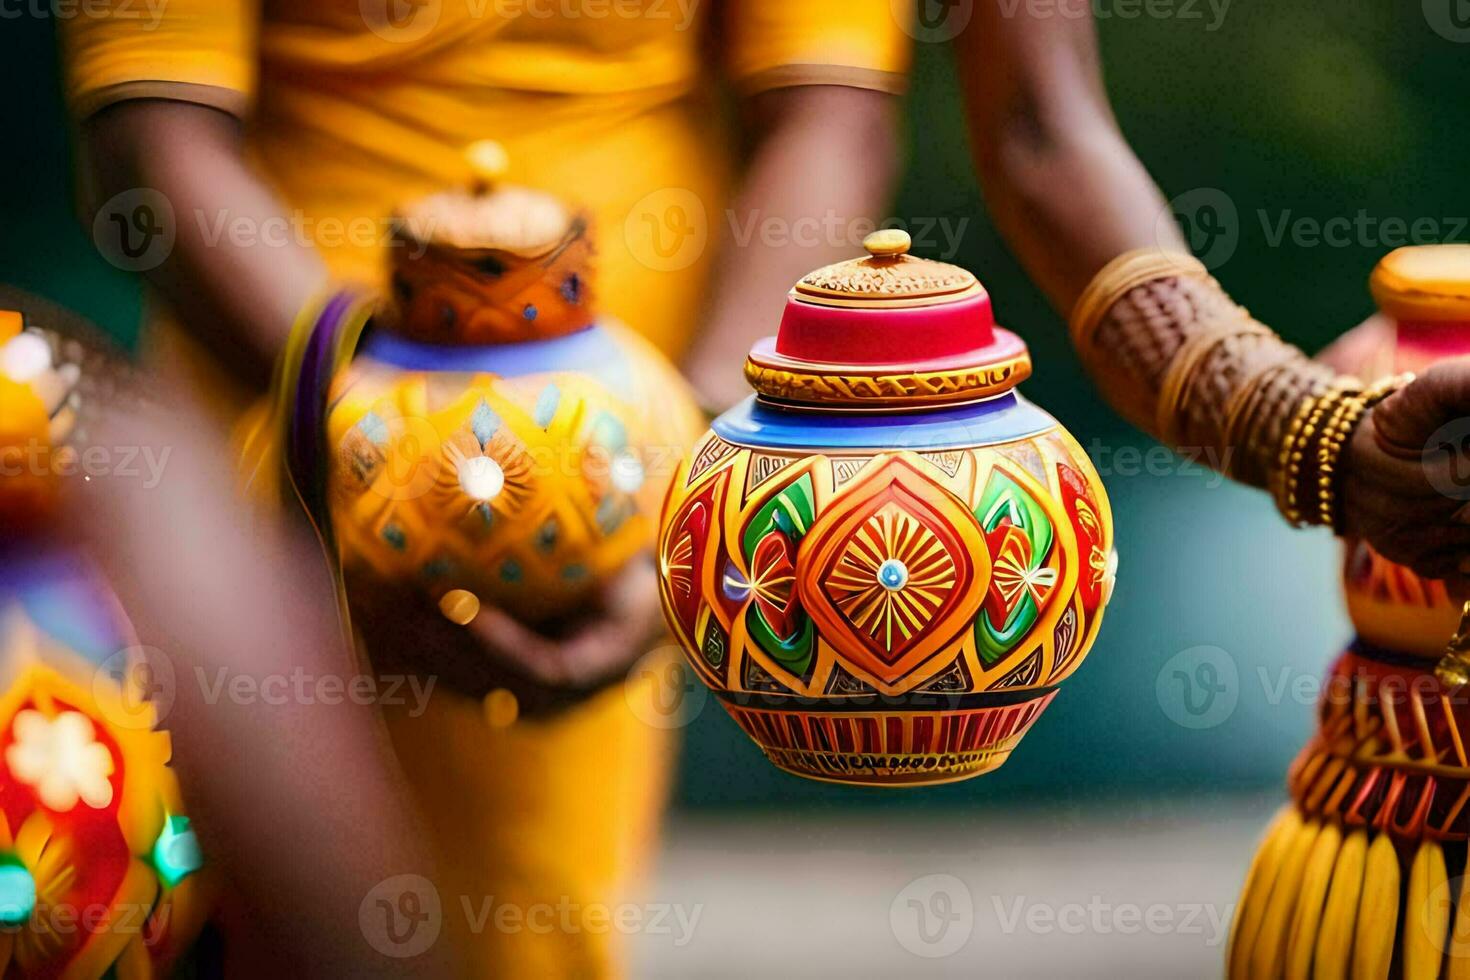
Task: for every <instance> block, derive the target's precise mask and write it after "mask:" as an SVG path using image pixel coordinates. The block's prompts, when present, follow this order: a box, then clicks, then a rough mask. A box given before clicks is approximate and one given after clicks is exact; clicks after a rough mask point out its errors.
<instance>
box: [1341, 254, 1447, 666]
mask: <svg viewBox="0 0 1470 980" xmlns="http://www.w3.org/2000/svg"><path fill="white" fill-rule="evenodd" d="M1370 288H1371V289H1372V292H1373V298H1374V300H1375V301H1376V302H1377V304H1378V308H1379V310H1380V311H1381V312H1382V313H1383V315H1384V318H1385V319H1386V320H1387V322H1388V325H1389V328H1390V329H1389V330H1388V331H1387V332H1386V333H1384V334H1383V335H1382V336H1380V337H1377V338H1373V339H1374V340H1375V341H1376V342H1375V343H1373V344H1371V345H1370V348H1369V349H1367V350H1365V351H1364V353H1365V354H1366V361H1365V363H1362V364H1356V365H1352V368H1353V370H1354V372H1355V373H1357V374H1358V375H1359V376H1360V377H1362V378H1364V379H1366V380H1373V379H1377V378H1380V377H1385V376H1387V375H1390V374H1395V373H1398V372H1402V371H1415V372H1421V371H1423V370H1424V369H1426V368H1427V367H1429V366H1430V365H1432V364H1434V363H1435V362H1436V361H1438V360H1441V359H1443V358H1450V357H1461V356H1464V355H1466V354H1470V245H1416V246H1410V247H1406V248H1400V249H1396V250H1395V251H1393V252H1390V253H1389V254H1388V255H1386V256H1384V258H1383V259H1382V261H1380V262H1379V263H1378V266H1377V267H1376V268H1375V269H1374V270H1373V276H1372V278H1371V280H1370ZM1354 346H1355V347H1362V346H1363V345H1362V344H1355V345H1354ZM1466 435H1467V429H1466V427H1465V424H1464V422H1463V420H1460V419H1456V420H1453V421H1451V422H1450V423H1449V424H1448V425H1446V426H1445V427H1444V429H1442V430H1441V431H1440V432H1438V433H1436V434H1435V438H1433V439H1431V440H1430V442H1429V444H1428V445H1426V446H1425V447H1424V451H1425V453H1426V454H1429V455H1433V454H1437V453H1447V454H1454V455H1462V454H1463V453H1464V439H1465V438H1466ZM1451 472H1454V470H1451ZM1436 489H1438V490H1439V491H1440V492H1442V493H1444V494H1446V495H1447V496H1450V497H1457V498H1459V499H1462V500H1463V499H1467V498H1470V477H1467V478H1466V479H1465V480H1464V481H1462V482H1461V483H1459V484H1455V485H1448V486H1442V487H1437V488H1436ZM1346 555H1347V558H1346V563H1345V566H1344V592H1345V594H1346V597H1347V607H1348V613H1349V615H1350V616H1351V617H1352V621H1353V627H1354V629H1355V630H1356V632H1357V635H1358V637H1359V639H1360V641H1362V642H1366V643H1368V644H1371V645H1372V646H1375V647H1379V648H1382V649H1386V650H1391V651H1395V652H1399V653H1410V654H1418V655H1422V656H1425V657H1433V658H1436V659H1437V658H1438V657H1440V656H1441V655H1442V654H1443V653H1444V648H1445V641H1446V640H1447V639H1448V638H1449V637H1450V636H1452V635H1453V634H1454V633H1455V632H1456V630H1457V629H1458V626H1459V622H1460V610H1461V607H1462V606H1463V603H1462V602H1461V601H1460V600H1457V599H1455V598H1454V597H1452V596H1451V595H1450V594H1449V592H1448V590H1447V589H1446V588H1445V584H1444V583H1443V582H1439V581H1429V580H1425V579H1421V578H1419V577H1418V576H1417V575H1415V574H1414V573H1413V572H1411V571H1409V570H1408V569H1407V568H1404V567H1403V566H1401V565H1396V564H1394V563H1393V562H1391V561H1389V560H1388V559H1386V558H1384V557H1383V556H1382V555H1379V554H1378V553H1377V552H1375V551H1374V550H1373V549H1372V548H1370V547H1369V546H1368V545H1367V544H1366V543H1364V542H1361V541H1355V542H1349V544H1348V547H1347V552H1346Z"/></svg>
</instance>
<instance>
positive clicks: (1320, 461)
mask: <svg viewBox="0 0 1470 980" xmlns="http://www.w3.org/2000/svg"><path fill="white" fill-rule="evenodd" d="M1365 411H1367V406H1366V405H1365V404H1364V402H1363V398H1362V396H1361V395H1354V396H1351V397H1349V398H1347V399H1345V400H1344V401H1343V402H1342V404H1340V405H1339V406H1338V407H1337V408H1336V409H1335V410H1334V411H1333V414H1332V418H1331V419H1329V420H1328V423H1327V425H1326V426H1325V427H1324V428H1323V431H1322V438H1321V441H1320V442H1319V443H1318V446H1317V523H1318V524H1323V525H1326V526H1327V527H1331V528H1335V527H1336V523H1337V522H1336V520H1335V516H1336V513H1335V512H1336V509H1337V507H1336V503H1337V501H1336V497H1337V461H1338V458H1339V457H1340V456H1341V455H1342V450H1343V447H1344V446H1346V445H1347V441H1348V437H1349V436H1350V435H1351V434H1352V431H1353V428H1354V427H1355V426H1356V425H1357V423H1358V421H1359V420H1360V419H1361V418H1362V417H1363V413H1364V412H1365Z"/></svg>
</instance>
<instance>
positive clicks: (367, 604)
mask: <svg viewBox="0 0 1470 980" xmlns="http://www.w3.org/2000/svg"><path fill="white" fill-rule="evenodd" d="M348 594H349V595H350V596H351V597H352V617H353V626H354V628H355V630H356V632H357V633H358V635H360V636H362V637H363V638H364V641H365V642H366V644H367V647H368V652H369V654H370V655H371V656H372V658H373V664H374V667H375V668H376V669H377V670H378V671H380V672H382V671H385V670H391V669H400V670H411V671H414V672H416V673H419V674H429V675H435V676H437V677H439V678H440V679H441V682H442V683H443V684H444V685H445V686H446V687H449V688H452V689H454V690H457V691H460V692H462V693H465V694H469V695H472V696H476V697H478V696H483V695H484V694H487V693H489V692H490V691H492V690H494V689H496V688H500V687H504V688H508V689H509V690H511V691H513V692H514V693H515V694H516V696H517V698H518V699H519V700H520V706H521V710H522V711H524V712H528V713H532V714H534V713H537V712H539V711H545V710H548V709H552V708H555V707H558V706H562V705H565V704H569V703H572V702H574V701H577V700H579V699H581V698H583V697H586V696H587V695H588V694H590V693H592V692H595V691H597V690H599V689H601V688H603V687H606V686H607V685H609V684H613V683H616V682H618V681H619V680H621V679H622V678H623V677H624V676H625V675H626V674H627V672H628V669H629V668H630V667H631V666H632V665H633V664H634V663H636V662H637V660H638V659H639V658H640V657H642V656H643V655H644V654H645V653H647V652H648V651H649V649H650V648H651V647H652V646H653V645H655V644H656V643H657V642H658V641H659V638H660V637H661V636H662V635H663V616H662V613H661V612H660V610H659V599H658V582H657V579H656V577H655V574H654V569H653V561H652V559H651V558H649V557H648V556H641V557H639V558H636V559H634V560H633V561H631V562H629V564H628V565H627V567H625V568H624V569H623V570H622V571H621V572H619V573H618V575H617V576H616V577H614V578H613V579H612V580H611V581H609V582H608V583H606V584H605V585H604V586H603V587H602V588H601V589H600V590H599V592H598V594H597V595H596V597H595V598H594V600H593V602H592V603H590V604H589V607H588V608H587V609H586V610H584V611H581V612H579V613H578V614H576V615H575V616H573V617H570V618H568V619H567V620H565V621H563V622H559V623H557V624H555V626H554V627H543V628H539V629H537V628H532V627H530V626H527V625H525V624H524V623H522V622H520V621H519V620H517V619H515V618H514V617H513V616H512V615H511V614H510V613H508V612H506V611H505V610H502V609H497V608H493V607H491V606H489V605H485V606H481V608H480V611H479V612H478V614H476V616H475V618H474V619H472V620H470V622H469V623H467V624H466V625H464V626H460V625H458V624H456V623H453V622H450V621H449V620H448V619H447V618H445V616H444V614H443V613H441V612H440V611H439V609H438V607H437V606H436V605H435V604H434V603H433V602H432V601H431V600H430V599H429V597H428V596H427V595H425V594H423V593H422V592H421V591H419V590H417V589H415V588H413V586H411V585H408V586H402V587H400V586H392V585H386V584H383V583H381V582H377V581H367V580H353V581H352V582H350V583H349V587H348ZM390 665H391V666H390Z"/></svg>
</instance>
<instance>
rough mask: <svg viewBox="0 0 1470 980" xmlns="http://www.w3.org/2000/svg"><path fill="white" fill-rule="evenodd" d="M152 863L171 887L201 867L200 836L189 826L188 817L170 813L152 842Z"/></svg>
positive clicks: (202, 859)
mask: <svg viewBox="0 0 1470 980" xmlns="http://www.w3.org/2000/svg"><path fill="white" fill-rule="evenodd" d="M153 867H154V868H155V869H157V871H158V877H160V878H162V879H163V883H164V884H165V885H167V886H168V887H170V888H174V887H177V885H178V884H179V882H181V881H183V880H184V879H185V878H187V877H189V875H191V874H193V873H194V872H196V871H198V870H199V869H200V868H202V867H204V855H203V853H202V852H200V850H199V838H197V837H195V836H194V831H193V830H191V829H190V828H189V818H188V817H184V816H177V815H174V814H169V816H168V818H167V819H166V820H164V822H163V829H162V830H160V831H159V832H158V840H156V841H154V843H153Z"/></svg>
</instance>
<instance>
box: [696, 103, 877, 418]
mask: <svg viewBox="0 0 1470 980" xmlns="http://www.w3.org/2000/svg"><path fill="white" fill-rule="evenodd" d="M758 103H759V104H757V105H755V106H752V112H753V113H754V114H755V115H756V116H757V121H758V124H759V126H760V129H761V133H762V135H761V138H760V141H759V143H758V144H757V148H756V151H755V154H754V156H753V158H752V161H751V164H750V168H749V170H748V171H747V173H746V175H745V179H744V181H743V183H742V186H741V189H740V192H739V194H738V195H737V196H736V199H735V202H734V204H733V206H732V207H731V208H730V210H729V212H728V213H727V214H724V215H720V216H719V217H718V218H717V220H718V221H719V225H720V246H719V247H720V262H719V266H718V272H717V274H716V277H715V282H714V284H713V286H712V288H711V292H710V295H711V302H710V305H709V308H708V311H707V314H706V317H705V321H704V325H703V329H702V330H701V332H700V335H699V339H698V341H697V342H696V343H695V345H694V347H693V349H692V351H691V352H690V356H689V358H688V361H687V366H688V369H689V373H690V377H691V380H692V381H693V382H694V384H695V387H696V390H697V391H698V392H699V394H700V396H701V398H703V399H705V400H706V401H707V402H709V403H710V404H712V405H725V404H729V403H731V402H733V401H735V400H737V399H738V398H740V397H742V396H743V395H744V394H746V393H747V392H746V390H745V389H744V387H743V384H742V382H741V372H740V365H741V364H742V363H743V362H744V359H745V354H746V352H747V351H748V350H749V349H750V345H751V343H752V342H753V341H754V340H756V339H757V338H759V337H762V336H766V335H768V334H770V333H773V332H774V331H775V327H776V324H777V322H778V321H779V320H780V317H781V309H782V305H783V303H784V302H785V297H786V292H787V290H789V289H790V288H791V286H792V285H793V284H794V283H795V282H796V280H797V279H799V278H801V277H802V276H803V275H805V274H806V273H808V272H810V271H811V270H812V269H814V268H816V267H818V266H821V265H825V264H827V263H829V262H835V261H838V260H840V259H844V258H847V257H849V256H851V255H852V253H853V252H854V250H856V249H857V248H858V245H859V240H860V239H861V234H860V233H859V232H860V230H861V229H862V228H863V226H864V222H871V221H872V220H874V219H875V218H876V217H878V215H879V210H880V209H881V208H882V207H883V205H884V203H885V202H886V201H887V199H888V196H889V194H890V193H891V189H892V184H893V180H894V178H895V175H896V172H897V159H898V146H897V137H896V133H895V127H896V112H897V107H896V105H895V100H894V99H893V98H892V97H891V96H888V95H884V94H881V93H877V92H867V91H861V90H857V89H850V88H842V87H837V86H811V87H803V88H793V89H782V90H779V91H776V92H771V93H767V94H766V95H765V96H762V97H760V99H759V100H758ZM855 235H856V238H854V236H855Z"/></svg>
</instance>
